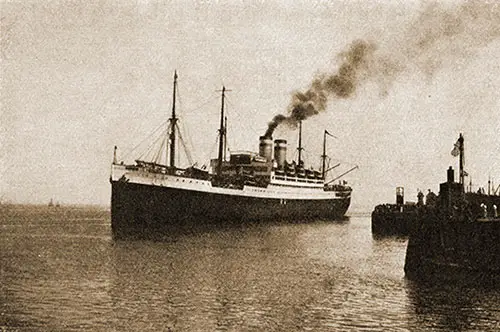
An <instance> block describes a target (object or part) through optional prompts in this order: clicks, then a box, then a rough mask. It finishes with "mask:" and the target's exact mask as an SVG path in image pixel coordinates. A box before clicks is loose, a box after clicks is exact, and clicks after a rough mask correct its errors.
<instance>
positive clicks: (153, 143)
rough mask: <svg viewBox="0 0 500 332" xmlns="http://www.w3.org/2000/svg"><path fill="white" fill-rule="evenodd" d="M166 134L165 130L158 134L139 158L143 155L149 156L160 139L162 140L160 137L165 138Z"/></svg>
mask: <svg viewBox="0 0 500 332" xmlns="http://www.w3.org/2000/svg"><path fill="white" fill-rule="evenodd" d="M164 136H165V132H163V133H162V135H160V136H158V138H157V139H156V140H155V141H153V142H152V143H151V144H150V145H149V147H148V148H147V150H146V152H144V153H142V154H141V155H140V157H139V159H142V157H143V156H144V157H148V155H149V154H150V153H151V151H152V150H153V148H154V147H155V146H156V145H157V144H158V141H160V139H162V138H164Z"/></svg>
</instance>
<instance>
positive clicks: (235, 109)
mask: <svg viewBox="0 0 500 332" xmlns="http://www.w3.org/2000/svg"><path fill="white" fill-rule="evenodd" d="M225 99H226V101H227V103H228V104H229V105H231V110H233V111H234V112H235V113H236V114H237V115H238V116H239V118H241V117H242V115H241V113H240V112H239V111H238V110H237V108H236V106H234V104H233V103H232V102H231V100H230V98H227V97H226V98H225ZM243 118H244V117H243ZM243 123H244V124H247V123H248V122H243ZM245 127H246V128H243V129H247V131H251V132H253V133H254V134H255V135H256V136H259V135H260V134H259V133H258V132H257V131H256V130H255V128H253V127H250V126H245Z"/></svg>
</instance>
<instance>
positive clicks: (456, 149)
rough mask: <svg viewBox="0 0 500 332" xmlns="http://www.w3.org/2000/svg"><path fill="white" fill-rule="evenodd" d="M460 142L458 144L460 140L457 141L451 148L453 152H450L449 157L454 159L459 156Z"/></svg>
mask: <svg viewBox="0 0 500 332" xmlns="http://www.w3.org/2000/svg"><path fill="white" fill-rule="evenodd" d="M461 145H462V144H461V142H460V139H458V140H457V142H456V143H455V145H454V147H453V150H451V155H452V156H453V157H456V156H458V155H459V154H460V147H461Z"/></svg>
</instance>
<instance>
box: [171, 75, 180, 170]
mask: <svg viewBox="0 0 500 332" xmlns="http://www.w3.org/2000/svg"><path fill="white" fill-rule="evenodd" d="M176 94H177V70H176V71H175V72H174V88H173V93H172V117H171V118H170V119H169V121H170V167H172V168H174V167H175V143H176V142H175V140H176V132H175V128H176V126H177V120H178V119H177V117H176V115H175V97H176Z"/></svg>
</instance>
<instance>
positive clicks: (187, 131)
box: [177, 122, 194, 150]
mask: <svg viewBox="0 0 500 332" xmlns="http://www.w3.org/2000/svg"><path fill="white" fill-rule="evenodd" d="M177 124H178V123H177ZM181 126H182V131H181V130H180V129H179V127H177V128H178V129H179V133H181V132H184V133H185V134H186V135H187V144H188V145H189V146H190V147H191V149H192V150H194V144H193V138H192V136H191V132H190V131H189V130H188V127H187V126H185V125H184V123H183V122H181ZM184 149H186V148H185V147H184ZM186 150H187V149H186Z"/></svg>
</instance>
